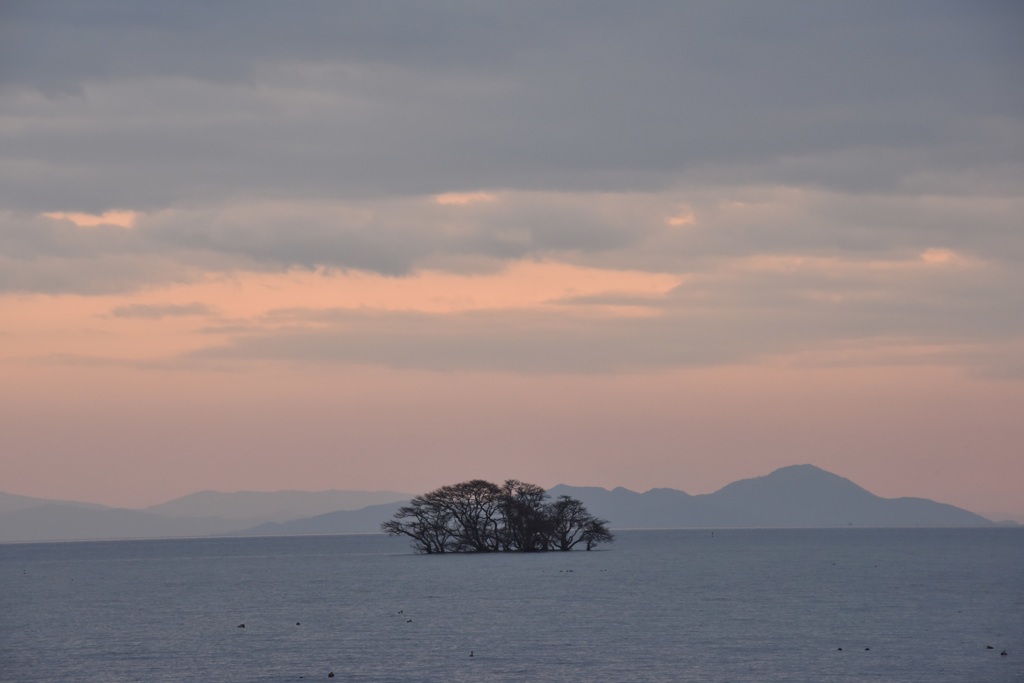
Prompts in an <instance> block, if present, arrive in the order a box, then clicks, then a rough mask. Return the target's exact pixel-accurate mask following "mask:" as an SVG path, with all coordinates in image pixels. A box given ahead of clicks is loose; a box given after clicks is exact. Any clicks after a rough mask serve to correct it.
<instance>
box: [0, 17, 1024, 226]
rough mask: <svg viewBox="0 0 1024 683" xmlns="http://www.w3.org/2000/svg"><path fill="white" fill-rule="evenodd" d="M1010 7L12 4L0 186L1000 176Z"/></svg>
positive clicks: (78, 194) (571, 187) (1010, 97)
mask: <svg viewBox="0 0 1024 683" xmlns="http://www.w3.org/2000/svg"><path fill="white" fill-rule="evenodd" d="M1018 18H1019V11H1018V10H1015V9H1013V8H1010V7H1009V6H1008V5H992V6H986V7H985V8H976V7H966V6H961V5H956V4H943V5H942V6H941V7H936V6H932V5H928V6H924V5H921V6H916V5H901V6H898V7H897V6H891V5H886V4H872V5H869V6H856V7H854V6H850V7H847V6H830V7H818V8H808V7H807V6H806V4H803V3H794V4H785V3H784V4H773V5H772V6H766V7H756V8H755V7H744V8H742V10H741V11H737V10H736V9H735V8H730V7H728V6H720V7H706V6H701V5H688V4H680V3H674V2H658V3H650V4H646V5H645V7H644V8H643V10H637V9H636V8H631V9H630V10H628V11H626V10H625V9H622V8H616V7H613V6H603V7H600V8H597V7H594V6H593V5H591V4H580V5H575V4H572V3H570V4H567V5H565V6H562V7H560V8H558V9H557V10H556V9H554V8H551V7H550V6H549V5H544V6H542V8H541V7H538V6H533V5H531V3H523V4H522V6H520V3H516V5H515V6H509V5H507V4H490V5H488V4H484V5H479V6H478V5H476V4H469V5H467V4H466V3H462V2H453V3H441V4H436V5H435V4H432V5H430V6H420V5H418V4H416V3H411V4H402V5H401V9H397V8H396V6H394V5H392V6H390V7H387V8H384V7H379V6H377V5H373V4H366V5H363V4H355V5H352V4H345V5H332V4H322V5H315V6H310V7H309V8H307V9H306V11H303V12H301V13H299V12H295V11H294V10H293V9H291V8H286V7H281V6H279V5H276V4H272V3H252V4H247V6H246V8H245V11H244V12H241V11H239V10H238V8H237V7H235V6H224V7H219V6H218V7H209V6H206V5H202V4H195V5H192V4H188V3H186V4H178V5H176V6H175V7H173V8H163V9H159V10H155V9H140V8H138V7H136V6H135V5H134V4H131V3H126V4H123V3H96V4H93V3H90V5H89V6H88V7H82V6H81V5H78V4H74V3H70V4H68V3H53V4H50V3H46V4H44V5H36V4H34V3H22V4H14V5H12V6H11V7H10V8H8V9H7V10H6V11H5V22H4V25H5V29H4V30H5V33H4V34H3V41H0V44H2V45H3V46H4V47H3V48H2V49H3V53H0V64H3V65H4V66H3V69H4V71H3V72H2V74H0V81H2V82H3V83H4V89H5V98H6V101H7V103H8V105H7V107H6V120H7V121H8V125H7V126H6V127H5V129H4V133H3V135H2V138H0V139H2V142H3V146H4V149H5V161H4V164H3V165H0V173H2V178H3V181H4V182H3V183H0V188H3V189H0V202H2V203H3V204H5V205H8V206H11V207H15V208H19V209H23V210H26V211H32V212H43V211H69V212H70V211H78V212H83V211H84V212H89V213H102V212H103V211H105V210H108V209H110V208H125V207H127V208H133V209H137V210H146V211H152V210H157V209H162V208H167V207H170V206H174V205H181V204H190V203H196V202H208V201H210V200H211V199H213V200H219V199H222V198H224V197H228V196H235V195H238V194H247V195H250V196H252V195H256V196H267V195H271V196H274V197H276V198H293V199H303V198H313V199H316V200H325V199H328V198H345V199H354V198H358V199H365V198H368V197H372V196H399V195H401V196H408V195H426V194H443V193H449V192H458V193H473V192H487V191H490V190H493V189H518V190H538V189H544V190H565V191H601V192H608V191H611V192H616V191H634V190H641V191H657V190H661V189H664V188H665V187H668V186H671V185H674V184H677V183H679V182H695V181H700V182H707V181H708V180H714V179H718V180H720V179H721V178H722V177H728V178H730V179H736V178H740V179H741V181H740V182H741V183H743V184H761V183H779V182H782V183H785V184H801V185H804V184H810V185H819V186H821V185H824V186H827V187H830V188H832V189H838V190H842V191H852V190H870V191H880V190H888V189H891V188H893V187H895V186H898V185H899V184H900V183H904V182H908V181H909V180H910V179H913V181H914V182H916V183H918V184H922V183H925V182H927V178H928V177H929V172H934V171H935V170H936V169H941V170H942V171H943V173H944V174H954V175H955V174H958V173H964V172H967V171H970V170H971V169H978V168H985V167H986V166H988V165H990V164H996V163H999V164H1010V165H1011V166H1013V167H1014V168H1015V169H1016V170H1015V172H1016V173H1019V172H1020V171H1019V169H1020V159H1021V151H1022V149H1024V134H1022V131H1021V126H1020V123H1021V115H1020V112H1021V111H1022V110H1024V89H1022V88H1021V87H1020V86H1019V85H1018V80H1019V78H1018V75H1019V73H1020V72H1021V71H1022V67H1024V54H1022V52H1024V51H1021V50H1020V49H1019V47H1018V46H1017V41H1016V36H1015V35H1014V34H1013V32H1012V30H1011V29H1010V26H1012V25H1014V20H1016V19H1018ZM752 26H757V30H756V31H754V30H751V28H750V27H752ZM54 44H60V45H62V46H64V48H63V49H62V50H60V51H56V50H52V49H49V48H48V47H47V46H51V45H54ZM825 45H827V46H828V49H822V46H825ZM127 54H130V55H132V58H131V59H126V58H125V57H124V55H127ZM72 56H73V57H72ZM939 181H940V179H939V178H936V179H935V182H939Z"/></svg>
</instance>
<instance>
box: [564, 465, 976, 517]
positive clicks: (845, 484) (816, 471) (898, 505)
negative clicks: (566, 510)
mask: <svg viewBox="0 0 1024 683" xmlns="http://www.w3.org/2000/svg"><path fill="white" fill-rule="evenodd" d="M549 493H550V495H552V496H559V495H570V496H573V497H574V498H579V499H580V500H582V501H583V502H584V503H585V504H586V506H587V509H588V510H590V512H592V513H593V514H595V515H597V516H599V517H603V518H605V519H607V520H609V521H610V522H611V526H612V527H614V528H618V529H674V528H687V527H842V526H861V527H907V526H932V527H942V526H990V525H992V524H993V522H992V521H990V520H988V519H985V518H984V517H982V516H980V515H976V514H974V513H973V512H968V511H967V510H963V509H961V508H958V507H954V506H952V505H946V504H944V503H936V502H935V501H931V500H927V499H924V498H881V497H879V496H876V495H875V494H873V493H871V492H869V491H867V490H865V489H863V488H861V487H860V486H858V485H857V484H854V483H853V482H852V481H850V480H849V479H844V478H843V477H840V476H837V475H835V474H832V473H830V472H826V471H825V470H823V469H820V468H818V467H815V466H813V465H793V466H790V467H783V468H781V469H778V470H775V471H774V472H772V473H771V474H768V475H765V476H763V477H755V478H753V479H743V480H741V481H737V482H733V483H732V484H729V485H728V486H725V487H723V488H721V489H719V490H718V491H715V492H714V493H708V494H703V495H696V496H691V495H688V494H686V493H683V492H682V491H675V490H673V489H652V490H651V491H648V492H647V493H636V492H634V491H629V490H627V489H622V488H618V489H614V490H612V491H607V490H605V489H600V488H597V489H595V488H580V487H574V486H565V485H559V486H556V487H554V488H552V489H551V490H550V491H549Z"/></svg>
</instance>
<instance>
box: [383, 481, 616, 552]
mask: <svg viewBox="0 0 1024 683" xmlns="http://www.w3.org/2000/svg"><path fill="white" fill-rule="evenodd" d="M381 529H382V530H383V531H384V532H385V533H387V534H391V535H393V536H397V535H405V536H408V537H409V538H411V539H412V542H413V547H414V548H415V549H416V550H417V551H418V552H421V553H452V552H455V553H459V552H482V553H486V552H502V551H519V552H541V551H546V550H563V551H567V550H572V549H573V548H575V547H576V546H579V545H582V547H584V548H586V549H587V550H590V549H591V548H593V547H594V546H595V545H597V544H599V543H610V542H612V541H613V540H615V537H614V536H613V535H612V533H611V532H610V531H609V530H608V522H607V521H606V520H603V519H598V518H597V517H595V516H594V515H592V514H590V513H589V512H587V508H586V507H584V506H583V503H581V502H580V501H578V500H576V499H575V498H572V497H571V496H559V497H558V498H557V499H555V500H554V501H551V500H549V497H548V494H547V492H546V491H545V490H544V489H543V488H541V487H540V486H537V485H536V484H527V483H525V482H521V481H518V480H515V479H509V480H508V481H506V482H505V483H504V484H502V485H501V486H498V485H497V484H494V483H491V482H489V481H485V480H483V479H473V480H471V481H465V482H462V483H460V484H452V485H450V486H442V487H441V488H439V489H436V490H434V491H431V492H429V493H424V494H423V495H421V496H416V497H415V498H413V499H412V500H411V501H410V502H409V505H403V506H402V507H401V508H399V509H398V511H397V512H396V513H395V514H394V518H393V519H391V520H388V521H387V522H384V523H383V524H381Z"/></svg>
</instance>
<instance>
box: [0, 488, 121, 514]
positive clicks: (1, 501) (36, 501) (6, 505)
mask: <svg viewBox="0 0 1024 683" xmlns="http://www.w3.org/2000/svg"><path fill="white" fill-rule="evenodd" d="M40 505H68V506H71V507H76V508H88V509H92V510H113V509H114V508H110V507H107V506H106V505H96V504H95V503H76V502H74V501H70V500H50V499H48V498H33V497H31V496H17V495H15V494H13V493H4V492H3V491H0V513H4V512H17V511H18V510H27V509H29V508H34V507H39V506H40Z"/></svg>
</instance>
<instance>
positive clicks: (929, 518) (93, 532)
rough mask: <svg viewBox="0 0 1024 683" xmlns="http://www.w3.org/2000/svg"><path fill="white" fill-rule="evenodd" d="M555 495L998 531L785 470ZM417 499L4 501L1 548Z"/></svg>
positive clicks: (601, 504) (333, 529)
mask: <svg viewBox="0 0 1024 683" xmlns="http://www.w3.org/2000/svg"><path fill="white" fill-rule="evenodd" d="M548 493H549V494H550V495H551V496H552V497H557V496H559V495H570V496H573V497H574V498H578V499H580V500H581V501H583V503H584V504H585V505H586V506H587V508H588V509H589V510H590V512H591V513H593V514H595V515H597V516H598V517H602V518H604V519H607V520H608V521H609V522H610V526H611V527H612V528H613V529H683V528H702V527H703V528H708V527H710V528H722V527H750V528H766V527H767V528H780V527H798V528H799V527H845V526H855V527H908V526H909V527H916V526H922V527H923V526H929V527H943V526H950V527H965V526H993V525H994V522H992V521H990V520H988V519H985V518H984V517H981V516H980V515H976V514H974V513H972V512H968V511H967V510H963V509H961V508H958V507H954V506H952V505H946V504H943V503H936V502H935V501H931V500H926V499H924V498H881V497H879V496H876V495H874V494H873V493H871V492H869V491H866V490H865V489H863V488H861V487H860V486H857V485H856V484H854V483H853V482H852V481H850V480H849V479H844V478H843V477H840V476H837V475H835V474H832V473H830V472H826V471H825V470H822V469H820V468H818V467H814V466H813V465H794V466H791V467H783V468H781V469H778V470H775V471H774V472H772V473H770V474H768V475H765V476H763V477H755V478H753V479H743V480H741V481H737V482H733V483H732V484H729V485H728V486H725V487H723V488H721V489H719V490H718V491H715V492H714V493H708V494H702V495H696V496H692V495H689V494H687V493H684V492H683V491H677V490H675V489H667V488H661V489H651V490H650V491H647V492H646V493H637V492H636V491H630V490H629V489H624V488H616V489H612V490H610V491H609V490H608V489H603V488H597V487H578V486H566V485H564V484H559V485H558V486H555V487H554V488H552V489H550V490H549V491H548ZM411 497H412V496H411V495H409V494H403V493H397V492H392V491H374V492H367V491H321V492H315V493H307V492H302V491H277V492H269V493H260V492H240V493H219V492H215V491H204V492H200V493H196V494H192V495H190V496H185V497H184V498H179V499H176V500H172V501H169V502H167V503H163V504H161V505H154V506H152V507H150V508H147V509H145V510H125V509H119V508H107V507H103V506H98V505H89V504H86V503H72V502H66V501H49V500H43V499H38V498H29V497H27V496H15V495H12V494H5V493H0V542H19V541H56V540H86V539H117V538H165V537H183V536H210V535H293V534H352V533H375V532H378V531H380V525H381V523H382V522H384V521H386V520H388V519H390V518H391V515H392V514H393V513H394V511H395V510H396V509H397V508H398V507H399V506H400V505H402V504H403V503H404V502H405V501H408V500H409V499H410V498H411ZM382 499H383V500H382ZM389 499H390V500H389ZM325 508H327V509H325ZM356 508H358V509H356ZM310 511H312V512H310Z"/></svg>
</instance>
